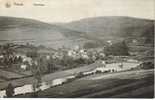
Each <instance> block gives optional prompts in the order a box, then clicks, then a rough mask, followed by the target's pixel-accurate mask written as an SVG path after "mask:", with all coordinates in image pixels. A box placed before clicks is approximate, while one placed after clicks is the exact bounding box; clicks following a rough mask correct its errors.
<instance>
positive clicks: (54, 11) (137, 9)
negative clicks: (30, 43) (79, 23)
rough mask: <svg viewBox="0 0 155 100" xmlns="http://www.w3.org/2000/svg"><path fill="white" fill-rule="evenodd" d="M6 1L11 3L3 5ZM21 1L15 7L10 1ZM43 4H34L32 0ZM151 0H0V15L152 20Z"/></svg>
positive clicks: (154, 3)
mask: <svg viewBox="0 0 155 100" xmlns="http://www.w3.org/2000/svg"><path fill="white" fill-rule="evenodd" d="M6 2H8V3H10V4H11V6H10V7H9V8H7V7H6V6H5V4H6ZM15 2H16V3H23V4H24V5H23V6H15V5H14V3H15ZM40 2H41V3H42V4H44V5H45V6H34V5H33V4H34V3H40ZM154 6H155V0H0V16H12V17H24V18H32V19H37V20H40V21H44V22H70V21H74V20H79V19H83V18H87V17H97V16H129V17H138V18H146V19H155V16H154V15H155V12H154V11H155V8H154Z"/></svg>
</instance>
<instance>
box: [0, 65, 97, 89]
mask: <svg viewBox="0 0 155 100" xmlns="http://www.w3.org/2000/svg"><path fill="white" fill-rule="evenodd" d="M95 68H96V66H95V64H91V65H89V66H83V67H79V68H74V69H69V70H65V71H59V72H55V73H51V74H47V75H44V76H43V77H42V81H52V80H54V79H57V78H63V77H66V76H68V75H72V74H76V73H79V72H82V71H90V70H93V69H95ZM33 82H34V78H33V77H25V78H21V79H15V80H9V81H4V82H0V89H1V90H2V89H4V88H5V87H7V85H8V84H9V83H12V84H13V86H14V87H18V86H23V85H25V84H32V83H33Z"/></svg>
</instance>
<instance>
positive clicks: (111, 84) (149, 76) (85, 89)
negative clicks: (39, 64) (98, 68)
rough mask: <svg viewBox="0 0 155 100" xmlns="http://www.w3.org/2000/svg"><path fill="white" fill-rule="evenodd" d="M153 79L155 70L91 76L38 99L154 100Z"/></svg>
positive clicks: (67, 84)
mask: <svg viewBox="0 0 155 100" xmlns="http://www.w3.org/2000/svg"><path fill="white" fill-rule="evenodd" d="M153 77H154V70H153V69H150V70H139V71H138V70H135V71H126V72H118V73H111V74H97V75H91V76H87V77H84V78H80V79H77V80H75V81H72V82H69V83H66V84H64V85H61V86H57V87H53V88H49V89H47V90H45V91H41V92H39V93H38V97H46V98H47V97H57V98H64V97H80V98H81V97H82V98H90V97H91V98H93V97H97V98H98V97H104V98H107V97H126V98H128V97H144V98H152V97H153V95H154V93H153V88H154V81H153ZM139 91H140V92H139ZM16 97H32V94H25V95H18V96H16Z"/></svg>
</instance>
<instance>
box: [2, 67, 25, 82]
mask: <svg viewBox="0 0 155 100" xmlns="http://www.w3.org/2000/svg"><path fill="white" fill-rule="evenodd" d="M22 77H24V75H22V74H17V73H14V72H10V71H5V70H2V69H0V78H3V79H5V80H10V79H15V78H22Z"/></svg>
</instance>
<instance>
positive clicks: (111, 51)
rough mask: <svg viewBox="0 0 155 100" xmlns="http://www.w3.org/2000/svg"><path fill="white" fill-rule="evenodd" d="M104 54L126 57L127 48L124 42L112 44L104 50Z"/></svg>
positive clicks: (127, 53)
mask: <svg viewBox="0 0 155 100" xmlns="http://www.w3.org/2000/svg"><path fill="white" fill-rule="evenodd" d="M104 53H105V54H106V55H114V56H128V55H129V48H128V47H127V45H126V43H125V41H122V42H119V43H115V44H112V45H111V46H107V47H106V48H105V49H104Z"/></svg>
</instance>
